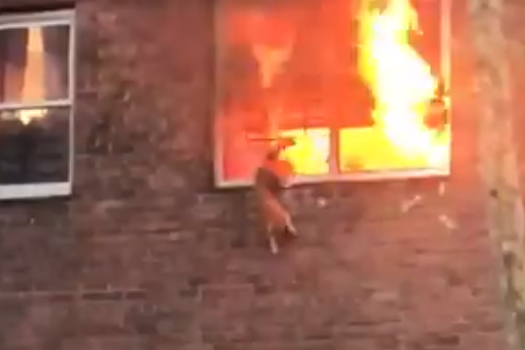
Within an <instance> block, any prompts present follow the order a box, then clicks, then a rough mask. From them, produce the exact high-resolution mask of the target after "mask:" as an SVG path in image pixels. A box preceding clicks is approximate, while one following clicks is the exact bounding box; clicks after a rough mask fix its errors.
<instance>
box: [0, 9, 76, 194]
mask: <svg viewBox="0 0 525 350" xmlns="http://www.w3.org/2000/svg"><path fill="white" fill-rule="evenodd" d="M59 25H60V26H68V27H69V30H70V35H69V42H68V45H69V47H68V56H69V57H68V67H67V69H68V89H67V97H66V98H61V99H53V100H52V101H51V100H49V101H45V100H44V101H41V102H30V103H26V102H16V103H11V102H10V103H0V111H13V110H28V109H39V108H42V109H43V108H67V109H68V113H69V130H68V131H69V136H68V150H67V154H68V174H67V175H68V176H67V180H65V181H60V182H46V183H27V184H5V185H2V184H0V200H17V199H36V198H47V197H60V196H69V195H71V193H72V183H73V170H74V166H73V164H74V163H73V160H74V153H75V152H74V105H75V47H76V35H75V11H74V10H55V11H45V12H29V13H16V14H15V13H13V14H4V15H0V31H2V30H6V29H17V28H30V27H32V26H41V27H47V26H59Z"/></svg>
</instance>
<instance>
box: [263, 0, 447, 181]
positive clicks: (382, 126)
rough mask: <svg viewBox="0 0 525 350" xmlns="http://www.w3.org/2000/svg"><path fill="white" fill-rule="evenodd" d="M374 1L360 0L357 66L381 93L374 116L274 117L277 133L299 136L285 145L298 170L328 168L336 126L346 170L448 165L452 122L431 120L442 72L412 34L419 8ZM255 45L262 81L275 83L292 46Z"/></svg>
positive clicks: (401, 0)
mask: <svg viewBox="0 0 525 350" xmlns="http://www.w3.org/2000/svg"><path fill="white" fill-rule="evenodd" d="M373 3H374V1H372V0H363V1H362V4H361V10H360V14H359V33H358V37H359V50H358V72H359V74H360V76H361V78H362V79H363V81H364V82H365V83H366V85H367V86H368V88H369V89H370V91H371V93H372V95H373V98H374V102H375V104H374V109H373V111H372V118H373V120H374V123H373V125H371V126H366V127H356V128H339V129H334V128H330V127H329V126H328V125H327V127H326V128H318V127H317V128H308V127H304V128H298V129H285V128H282V127H281V128H280V127H279V125H278V123H277V122H275V121H273V122H272V123H271V126H270V127H269V132H270V135H271V137H272V138H279V137H293V138H294V139H295V142H296V145H295V146H293V147H290V148H289V149H288V150H287V151H286V152H285V154H284V158H286V159H288V160H290V161H291V162H292V163H293V165H294V167H295V171H296V172H297V173H298V174H304V175H315V174H327V173H328V172H329V166H328V164H329V157H330V138H331V136H332V137H333V136H334V135H330V133H334V132H337V133H338V135H337V136H338V156H339V159H338V163H339V165H340V171H342V172H356V171H357V172H358V171H374V170H407V169H423V168H427V169H428V168H433V169H448V163H449V160H450V159H449V151H450V141H451V140H450V137H451V136H450V128H449V126H448V124H447V125H445V126H444V127H442V128H431V127H428V126H427V125H426V124H425V117H426V116H427V115H428V114H429V113H431V112H432V109H431V108H432V101H433V99H434V98H435V95H436V90H437V86H438V80H439V78H438V77H435V76H433V74H432V72H431V68H430V65H429V64H428V63H427V62H426V61H425V60H424V59H423V58H422V56H421V55H420V54H419V53H418V52H417V51H416V50H415V49H414V48H413V47H412V46H411V44H410V42H409V35H410V33H411V32H414V31H416V32H417V31H419V28H418V14H417V13H416V11H415V10H414V8H413V6H412V5H411V3H410V0H389V1H387V5H386V7H384V8H382V9H377V8H375V7H374V5H373ZM349 30H350V29H349ZM420 34H422V35H424V33H420ZM253 52H254V55H255V57H256V58H257V60H258V62H259V67H260V79H261V82H262V83H263V86H264V87H268V86H271V85H272V82H273V78H274V77H275V76H276V74H277V73H278V72H279V69H280V66H281V64H282V63H283V62H285V61H286V58H287V55H288V54H289V52H290V48H289V47H287V46H283V47H281V48H280V49H279V47H277V48H276V47H272V48H271V47H267V48H265V47H264V46H262V45H260V44H257V45H256V46H254V47H253ZM445 108H447V107H446V106H445ZM269 113H270V114H271V113H272V111H269ZM343 117H344V116H343Z"/></svg>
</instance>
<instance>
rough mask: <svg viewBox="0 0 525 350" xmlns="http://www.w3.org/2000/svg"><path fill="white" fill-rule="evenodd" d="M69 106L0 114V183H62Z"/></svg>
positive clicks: (66, 172)
mask: <svg viewBox="0 0 525 350" xmlns="http://www.w3.org/2000/svg"><path fill="white" fill-rule="evenodd" d="M69 120H70V108H53V109H39V110H36V109H33V110H19V111H4V112H1V114H0V185H15V184H35V183H49V182H65V181H68V177H69V137H70V132H69V130H70V128H69Z"/></svg>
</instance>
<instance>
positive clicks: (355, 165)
mask: <svg viewBox="0 0 525 350" xmlns="http://www.w3.org/2000/svg"><path fill="white" fill-rule="evenodd" d="M448 1H449V0H434V1H428V0H381V1H373V0H360V1H358V0H312V1H308V2H301V4H300V5H297V2H296V1H277V2H273V1H262V0H259V1H257V0H253V1H241V0H220V1H219V6H218V11H217V23H218V27H217V40H218V41H217V50H218V56H217V68H218V69H217V75H218V79H217V84H218V87H217V90H218V95H217V106H216V107H217V108H216V128H215V130H216V140H217V145H216V173H217V177H218V182H219V184H221V185H235V184H242V183H246V182H247V181H249V180H250V179H251V177H252V174H253V171H254V169H255V168H256V167H257V166H258V164H259V162H260V161H261V159H262V157H263V155H264V153H265V151H266V150H267V149H268V147H270V146H271V142H272V141H273V140H276V139H278V138H283V137H285V138H286V137H290V138H293V139H294V140H295V146H293V147H291V148H289V149H288V150H287V151H286V152H285V154H284V157H285V158H287V159H289V160H290V161H291V162H292V164H293V165H294V168H295V171H296V172H297V173H298V175H300V176H301V177H302V179H303V180H307V179H318V178H327V177H330V176H341V177H344V178H348V179H363V178H367V177H377V176H378V174H380V176H381V177H399V176H400V175H401V176H407V177H410V176H421V175H428V174H433V175H438V174H447V173H448V170H449V162H450V144H451V132H450V124H449V117H448V114H449V113H448V110H449V99H448V97H447V95H446V90H447V84H448V46H447V42H448V35H447V33H448V27H447V23H448V11H447V10H448V6H449V3H448Z"/></svg>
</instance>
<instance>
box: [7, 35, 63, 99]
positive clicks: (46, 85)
mask: <svg viewBox="0 0 525 350" xmlns="http://www.w3.org/2000/svg"><path fill="white" fill-rule="evenodd" d="M69 35H70V27H69V26H67V25H60V26H45V27H42V26H34V27H28V28H15V29H4V30H0V102H1V103H35V102H42V101H46V100H57V99H64V98H67V97H68V90H69V70H68V63H69Z"/></svg>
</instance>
